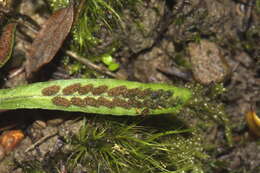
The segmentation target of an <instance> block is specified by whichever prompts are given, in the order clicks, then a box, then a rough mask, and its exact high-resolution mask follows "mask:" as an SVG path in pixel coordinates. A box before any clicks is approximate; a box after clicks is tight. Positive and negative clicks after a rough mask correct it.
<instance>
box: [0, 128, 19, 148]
mask: <svg viewBox="0 0 260 173" xmlns="http://www.w3.org/2000/svg"><path fill="white" fill-rule="evenodd" d="M23 138H24V134H23V132H22V131H21V130H11V131H8V132H6V133H4V134H2V136H1V137H0V145H1V146H2V147H3V148H4V149H5V152H6V153H8V152H10V151H12V150H13V149H14V148H15V147H16V146H17V145H18V144H19V143H20V142H21V141H22V139H23Z"/></svg>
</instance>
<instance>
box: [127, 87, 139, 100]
mask: <svg viewBox="0 0 260 173" xmlns="http://www.w3.org/2000/svg"><path fill="white" fill-rule="evenodd" d="M141 93H142V90H140V89H138V88H132V89H128V90H127V93H126V94H125V97H128V98H129V97H135V96H138V95H140V94H141Z"/></svg>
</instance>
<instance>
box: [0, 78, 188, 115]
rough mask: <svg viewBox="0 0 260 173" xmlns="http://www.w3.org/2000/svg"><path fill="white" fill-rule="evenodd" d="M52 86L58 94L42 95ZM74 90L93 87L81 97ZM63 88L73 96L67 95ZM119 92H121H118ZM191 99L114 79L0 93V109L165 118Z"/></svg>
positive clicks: (175, 90)
mask: <svg viewBox="0 0 260 173" xmlns="http://www.w3.org/2000/svg"><path fill="white" fill-rule="evenodd" d="M54 86H58V87H59V88H60V89H59V91H57V92H56V93H54V94H53V95H44V94H43V90H44V89H45V90H46V88H47V90H48V89H49V90H50V91H51V88H52V89H53V88H55V87H54ZM77 86H80V87H81V89H82V88H83V87H84V86H92V90H91V91H89V92H88V93H85V94H82V93H80V90H77V89H78V88H76V87H77ZM73 87H74V88H73ZM65 88H67V90H68V91H72V93H69V94H68V93H66V92H67V91H66V92H65ZM122 88H123V89H124V90H120V89H122ZM74 90H75V91H74ZM112 90H114V92H112ZM145 91H146V92H145ZM120 92H121V94H120ZM50 93H52V92H50ZM109 93H110V94H109ZM191 96H192V95H191V91H190V90H188V89H186V88H179V87H175V86H171V85H167V84H155V83H152V84H144V83H138V82H130V81H122V80H114V79H70V80H57V81H49V82H40V83H35V84H30V85H25V86H20V87H17V88H14V89H3V90H0V109H49V110H62V111H72V112H85V113H96V114H112V115H132V116H135V115H140V114H144V115H146V114H166V113H177V112H179V111H180V109H181V108H182V107H183V106H184V105H185V104H186V103H187V101H188V100H189V99H190V97H191ZM55 99H56V102H54V100H55ZM73 99H74V101H73ZM165 100H166V101H165ZM57 103H58V104H57Z"/></svg>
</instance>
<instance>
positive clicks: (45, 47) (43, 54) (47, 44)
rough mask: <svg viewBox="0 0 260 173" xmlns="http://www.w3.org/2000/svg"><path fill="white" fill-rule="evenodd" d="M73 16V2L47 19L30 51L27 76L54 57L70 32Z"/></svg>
mask: <svg viewBox="0 0 260 173" xmlns="http://www.w3.org/2000/svg"><path fill="white" fill-rule="evenodd" d="M73 17H74V5H73V3H71V4H70V5H69V7H67V8H62V9H60V10H58V11H56V12H55V13H54V14H53V15H51V16H50V17H49V19H47V20H46V22H45V23H44V24H43V26H42V29H41V30H40V31H39V33H38V34H37V35H36V38H35V39H34V41H33V43H32V45H31V47H30V50H29V51H28V57H27V61H26V65H25V70H26V76H27V77H31V75H32V73H33V72H36V71H37V70H38V69H39V68H41V67H42V66H43V65H45V64H47V63H49V62H50V61H51V60H52V59H53V57H54V56H55V55H56V53H57V52H58V50H59V49H60V47H61V46H62V43H63V41H64V40H65V38H66V37H67V35H68V34H69V32H70V29H71V26H72V23H73Z"/></svg>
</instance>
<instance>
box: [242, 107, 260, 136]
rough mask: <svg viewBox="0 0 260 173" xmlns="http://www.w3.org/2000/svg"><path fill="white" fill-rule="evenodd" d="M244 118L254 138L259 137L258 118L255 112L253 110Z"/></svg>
mask: <svg viewBox="0 0 260 173" xmlns="http://www.w3.org/2000/svg"><path fill="white" fill-rule="evenodd" d="M245 118H246V122H247V125H248V127H249V130H250V132H251V133H252V134H254V135H255V136H258V137H260V118H259V117H258V116H257V114H256V112H255V111H253V110H251V111H248V112H247V113H246V116H245Z"/></svg>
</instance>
